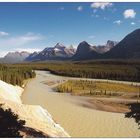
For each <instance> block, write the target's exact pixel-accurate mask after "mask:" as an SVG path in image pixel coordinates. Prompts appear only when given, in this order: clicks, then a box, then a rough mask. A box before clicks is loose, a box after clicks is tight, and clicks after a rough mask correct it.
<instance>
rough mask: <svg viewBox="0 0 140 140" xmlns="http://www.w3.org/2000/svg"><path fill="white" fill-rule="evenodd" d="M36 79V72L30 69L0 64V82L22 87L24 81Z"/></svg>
mask: <svg viewBox="0 0 140 140" xmlns="http://www.w3.org/2000/svg"><path fill="white" fill-rule="evenodd" d="M33 77H35V72H34V71H33V70H32V69H31V68H30V67H26V68H24V67H22V68H21V67H18V66H15V65H2V64H0V80H2V81H5V82H7V83H10V84H13V85H19V86H22V84H23V81H24V80H25V79H28V78H33Z"/></svg>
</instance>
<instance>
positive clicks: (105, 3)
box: [91, 2, 113, 10]
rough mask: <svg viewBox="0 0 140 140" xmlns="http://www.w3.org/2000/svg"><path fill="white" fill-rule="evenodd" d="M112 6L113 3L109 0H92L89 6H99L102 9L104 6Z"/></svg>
mask: <svg viewBox="0 0 140 140" xmlns="http://www.w3.org/2000/svg"><path fill="white" fill-rule="evenodd" d="M111 6H113V3H110V2H93V3H92V4H91V7H92V8H97V9H98V8H99V9H102V10H104V9H105V8H108V7H111Z"/></svg>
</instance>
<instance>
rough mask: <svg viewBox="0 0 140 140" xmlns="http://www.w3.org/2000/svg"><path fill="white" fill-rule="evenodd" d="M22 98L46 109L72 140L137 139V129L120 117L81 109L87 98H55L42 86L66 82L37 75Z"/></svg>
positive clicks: (129, 120) (26, 102)
mask: <svg viewBox="0 0 140 140" xmlns="http://www.w3.org/2000/svg"><path fill="white" fill-rule="evenodd" d="M36 73H37V76H36V78H35V79H33V80H31V81H30V82H29V83H28V84H27V86H26V88H25V91H24V93H23V95H22V101H23V103H25V104H36V105H41V106H42V107H44V108H46V109H47V110H48V111H49V113H50V114H51V115H52V117H53V119H54V120H56V122H58V123H59V124H60V125H61V126H62V127H63V128H64V129H65V130H66V131H67V132H68V133H69V134H70V136H72V137H139V136H140V131H139V130H138V125H137V124H136V123H135V121H134V120H133V119H128V118H125V117H124V114H123V113H111V112H105V111H98V110H94V109H91V108H88V107H84V106H81V104H83V103H84V104H86V103H87V99H88V97H79V96H70V95H68V94H63V95H62V94H57V93H56V92H54V91H53V90H52V89H51V86H49V85H47V84H44V83H45V82H49V81H51V82H52V81H54V83H57V82H58V81H63V80H66V79H67V78H65V77H61V76H56V75H52V74H50V73H49V72H47V73H46V72H44V71H37V72H36Z"/></svg>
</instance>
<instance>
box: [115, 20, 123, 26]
mask: <svg viewBox="0 0 140 140" xmlns="http://www.w3.org/2000/svg"><path fill="white" fill-rule="evenodd" d="M113 23H114V24H117V25H120V24H121V23H122V21H121V20H116V21H114V22H113Z"/></svg>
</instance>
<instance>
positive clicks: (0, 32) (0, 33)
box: [0, 31, 9, 36]
mask: <svg viewBox="0 0 140 140" xmlns="http://www.w3.org/2000/svg"><path fill="white" fill-rule="evenodd" d="M8 35H9V33H7V32H4V31H0V36H8Z"/></svg>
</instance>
